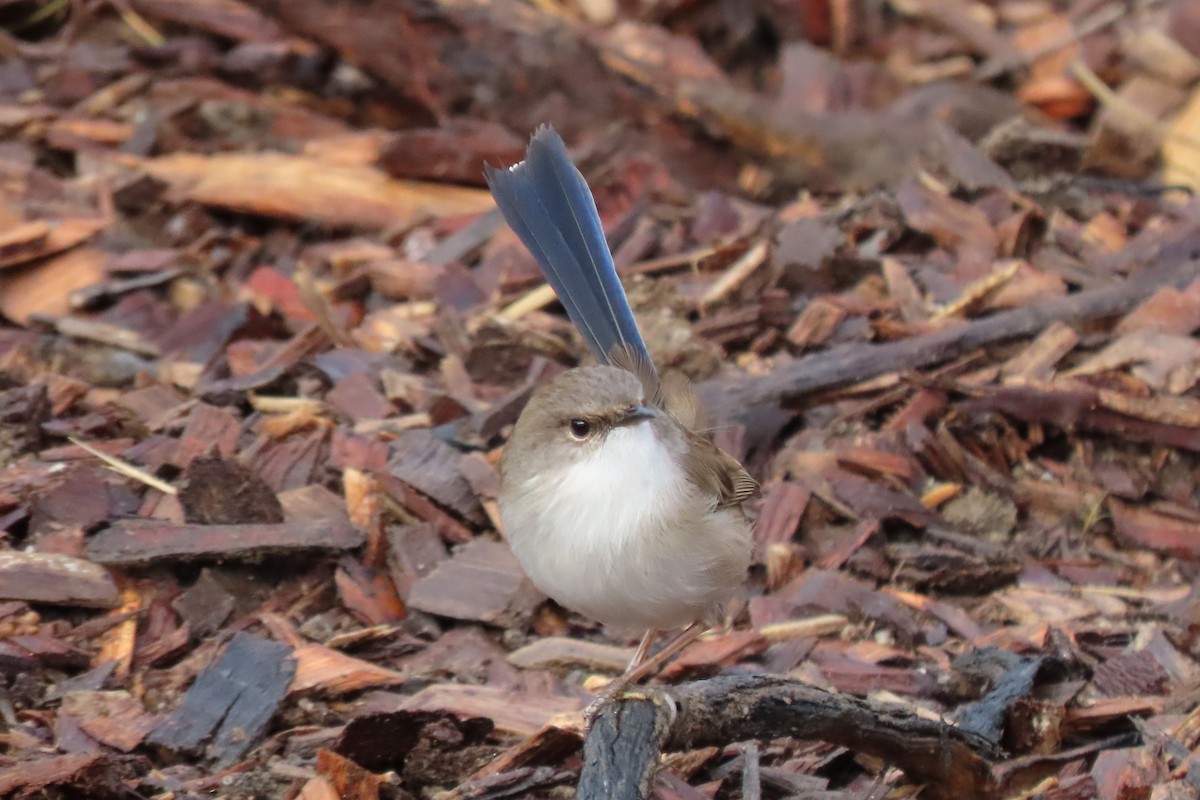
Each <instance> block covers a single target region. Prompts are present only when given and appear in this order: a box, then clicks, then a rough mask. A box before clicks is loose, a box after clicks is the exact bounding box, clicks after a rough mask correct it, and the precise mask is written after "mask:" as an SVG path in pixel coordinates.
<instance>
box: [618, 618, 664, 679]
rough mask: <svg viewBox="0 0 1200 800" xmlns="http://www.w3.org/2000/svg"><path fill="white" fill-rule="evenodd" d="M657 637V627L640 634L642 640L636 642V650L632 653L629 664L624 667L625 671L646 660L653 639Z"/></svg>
mask: <svg viewBox="0 0 1200 800" xmlns="http://www.w3.org/2000/svg"><path fill="white" fill-rule="evenodd" d="M657 638H658V628H650V629H648V630H647V631H646V632H645V633H643V634H642V640H641V641H640V642H638V646H637V650H636V651H635V652H634V654H633V658H632V659H630V661H629V666H628V667H626V668H625V671H626V672H630V671H631V670H634V669H636V668H638V667H640V666H641V665H642V662H643V661H645V660H646V655H647V654H648V653H649V652H650V648H651V646H653V644H654V640H655V639H657Z"/></svg>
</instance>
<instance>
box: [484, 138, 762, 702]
mask: <svg viewBox="0 0 1200 800" xmlns="http://www.w3.org/2000/svg"><path fill="white" fill-rule="evenodd" d="M487 178H488V182H489V184H490V186H491V188H492V193H493V195H494V196H495V198H496V202H497V204H498V205H499V207H500V210H501V212H502V213H503V215H504V218H505V219H506V220H507V221H508V223H509V225H511V226H512V228H513V229H514V230H515V231H516V232H517V234H518V236H519V237H520V238H521V240H522V242H524V244H525V246H526V247H527V248H529V250H530V252H531V253H532V254H533V256H534V258H535V259H536V260H537V262H538V264H539V265H540V266H541V269H542V271H543V273H544V274H545V276H546V278H547V280H548V281H549V283H550V284H551V285H552V286H553V287H554V290H555V292H556V293H557V295H558V297H559V300H560V301H561V302H562V304H563V306H564V308H565V309H566V311H567V314H568V315H569V316H570V317H571V320H572V321H573V322H574V323H575V326H576V327H577V328H578V329H579V331H580V333H582V334H583V336H584V338H585V339H586V340H587V342H588V345H589V346H590V348H591V350H592V352H593V354H594V355H595V356H596V358H597V360H599V361H600V364H599V365H598V366H585V367H577V368H575V369H572V370H568V371H567V372H564V373H563V374H561V375H559V376H558V377H557V378H555V379H554V380H553V381H551V382H550V383H549V384H548V385H546V386H544V387H542V388H541V389H539V390H538V391H537V392H535V393H534V395H533V397H532V398H531V399H530V401H529V403H528V404H527V405H526V407H525V410H524V411H523V412H522V414H521V416H520V419H518V420H517V424H516V427H515V428H514V430H513V433H512V437H511V438H510V439H509V441H508V444H507V445H506V447H505V449H504V456H503V458H502V460H501V463H500V470H501V477H502V485H501V492H500V515H501V518H502V521H503V523H504V529H505V534H506V536H507V538H508V541H509V544H510V546H511V547H512V550H513V553H514V554H515V555H516V557H517V559H518V560H519V561H520V563H521V566H522V567H523V568H524V570H525V572H526V574H527V575H528V576H529V578H530V580H532V581H533V583H534V585H536V586H537V587H538V588H539V589H541V590H542V591H543V592H545V593H546V594H547V595H549V596H550V597H552V598H553V599H554V600H555V601H557V602H558V603H560V604H561V605H563V606H566V607H567V608H570V609H572V610H574V611H577V612H579V613H581V614H584V615H586V616H588V617H591V618H592V619H595V620H598V621H599V622H602V623H603V624H604V625H605V626H607V627H610V628H614V629H617V630H619V631H638V630H640V631H645V635H644V636H643V637H642V641H641V644H640V645H639V646H638V650H637V653H636V655H635V656H634V659H633V661H632V662H631V663H630V665H629V668H628V669H627V670H626V672H625V674H624V675H623V676H622V678H621V679H619V680H618V681H616V682H614V684H613V686H612V687H610V690H609V692H608V693H606V695H604V696H602V697H601V698H600V700H599V701H598V702H602V701H603V700H604V699H606V698H607V697H611V696H612V695H613V694H615V693H616V692H618V691H620V690H621V689H622V688H623V687H624V686H627V685H628V684H629V683H631V682H634V681H636V680H639V679H640V678H642V677H644V676H645V675H646V674H648V673H649V672H650V671H651V670H652V669H653V668H654V667H656V666H658V665H659V664H661V663H662V662H664V661H665V660H666V659H667V658H669V657H670V656H671V655H673V654H674V653H675V652H678V651H679V650H680V649H682V648H683V647H684V646H686V645H687V644H688V643H689V642H691V641H692V640H694V639H695V638H696V637H697V636H699V635H700V634H701V633H703V631H704V630H706V629H707V628H708V627H710V626H712V625H714V624H716V623H717V622H719V621H720V620H721V618H722V616H723V613H724V605H725V602H726V601H727V600H728V599H729V597H730V596H731V595H732V594H733V592H734V591H735V590H736V589H737V586H738V585H739V584H740V583H741V582H742V580H743V579H744V577H745V573H746V569H747V567H748V566H749V563H750V552H751V534H750V525H749V523H748V521H747V520H746V517H745V514H744V513H743V511H742V508H741V505H742V503H744V502H745V501H746V500H747V499H749V498H750V497H754V496H757V495H758V494H759V488H758V484H757V483H755V481H754V480H753V479H752V478H751V477H750V475H749V474H747V472H746V470H745V469H744V468H743V467H742V465H741V464H739V463H738V462H737V460H736V459H734V458H733V457H732V456H730V455H729V454H727V453H725V452H724V451H723V450H721V449H720V448H718V447H717V446H716V445H714V444H713V443H712V441H711V440H710V439H709V438H708V437H707V436H705V435H704V433H703V432H702V427H701V426H702V424H703V422H702V419H701V416H700V412H699V406H698V404H697V401H696V397H695V394H694V393H693V391H692V388H691V385H690V384H689V383H688V382H687V380H686V379H685V378H683V377H682V376H677V375H667V376H665V377H662V378H660V376H659V375H658V373H657V372H656V371H655V369H654V367H653V365H652V363H651V361H650V356H649V353H648V352H647V350H646V345H645V343H644V342H643V341H642V337H641V334H640V333H639V332H638V328H637V324H636V323H635V321H634V318H633V313H632V312H631V311H630V309H629V303H628V301H627V299H626V297H625V292H624V290H623V289H622V288H621V284H620V281H619V280H618V278H617V273H616V269H615V267H614V266H613V261H612V255H611V254H610V252H609V249H608V244H607V242H606V241H605V239H604V233H603V229H602V228H601V225H600V218H599V215H598V214H597V212H596V205H595V201H594V200H593V198H592V194H591V192H590V191H589V189H588V187H587V183H586V182H585V181H584V179H583V176H582V175H581V174H580V173H579V171H578V170H577V169H576V168H575V166H574V164H572V163H571V160H570V157H569V156H568V155H567V151H566V148H565V146H564V145H563V142H562V139H561V138H559V136H558V134H556V133H555V132H554V131H553V130H552V129H550V128H549V127H543V128H541V129H540V130H539V131H538V132H537V134H536V135H535V136H534V137H533V139H532V141H531V142H530V145H529V149H528V150H527V152H526V157H525V160H524V161H522V162H521V163H519V164H517V165H515V166H513V167H510V168H509V169H507V170H496V169H491V168H489V169H488V170H487ZM672 628H684V629H685V630H684V631H683V633H681V634H679V636H677V637H676V638H675V640H674V641H672V642H671V643H669V644H668V645H666V646H665V647H664V648H663V650H662V651H661V652H660V653H659V654H658V655H656V656H655V658H654V659H652V660H650V661H646V660H645V659H646V655H647V652H648V650H649V648H650V646H651V645H652V644H653V642H654V639H655V637H656V635H657V632H658V631H659V630H662V629H672ZM596 707H597V705H596V704H593V707H592V708H591V709H590V711H593V712H594V711H595V709H596ZM589 716H590V714H589Z"/></svg>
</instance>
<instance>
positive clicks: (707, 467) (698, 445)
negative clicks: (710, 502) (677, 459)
mask: <svg viewBox="0 0 1200 800" xmlns="http://www.w3.org/2000/svg"><path fill="white" fill-rule="evenodd" d="M689 439H690V440H691V445H692V447H691V449H690V451H689V453H688V456H687V458H686V463H685V468H686V469H687V473H688V477H689V478H691V479H692V482H693V483H695V484H696V485H697V486H700V487H701V488H702V489H704V490H705V491H706V492H708V493H710V494H712V495H713V496H714V497H716V498H717V503H716V508H729V507H730V506H740V505H741V504H742V503H744V502H746V501H747V500H749V499H750V498H751V497H761V496H762V490H761V489H760V488H759V486H758V481H756V480H754V478H751V477H750V473H748V472H746V469H745V468H744V467H743V466H742V465H741V464H740V463H738V460H737V459H736V458H734V457H733V456H731V455H729V454H728V453H726V452H725V451H724V450H722V449H721V448H719V447H717V446H716V445H715V444H713V443H712V442H710V441H709V440H708V439H705V438H704V437H703V436H700V435H699V434H694V433H689Z"/></svg>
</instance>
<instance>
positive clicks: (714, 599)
mask: <svg viewBox="0 0 1200 800" xmlns="http://www.w3.org/2000/svg"><path fill="white" fill-rule="evenodd" d="M711 505H712V503H711V498H705V497H703V496H701V495H700V494H699V493H698V491H697V489H696V487H695V486H694V485H693V484H692V483H691V482H690V481H689V480H688V478H687V474H686V472H685V471H684V469H683V467H682V465H681V464H680V463H679V461H678V459H677V458H676V457H674V455H673V454H672V453H671V452H670V451H669V450H668V449H667V447H666V446H664V444H663V443H662V442H660V441H659V440H658V439H657V437H656V436H655V432H654V428H653V426H652V425H650V424H648V423H644V422H643V423H638V424H635V425H630V426H623V427H618V428H614V429H612V430H611V431H609V432H608V433H607V435H606V436H605V438H604V440H603V441H602V442H600V443H599V444H598V445H597V446H595V447H594V448H593V449H592V450H591V451H590V452H587V453H586V455H585V456H584V457H583V458H581V459H579V460H578V461H575V462H574V463H572V464H570V465H567V466H564V467H563V468H561V469H559V470H557V471H548V470H542V471H541V472H540V473H539V475H538V477H537V478H535V479H531V480H528V481H526V482H525V483H523V484H521V485H519V486H515V487H510V490H509V491H507V492H506V493H505V495H504V496H502V498H501V504H500V512H501V515H502V517H503V521H504V527H505V530H506V531H507V532H508V536H509V541H510V543H511V545H512V548H513V552H514V553H515V554H516V556H517V558H518V559H519V560H520V562H521V564H522V566H523V567H524V569H525V571H526V574H528V575H529V578H530V580H532V581H533V583H534V584H535V585H536V586H538V588H540V589H541V590H542V591H544V592H545V593H546V594H548V595H549V596H550V597H552V598H554V599H555V600H556V601H558V602H559V603H560V604H562V605H564V606H566V607H568V608H571V609H573V610H576V611H578V612H580V613H582V614H585V615H586V616H589V617H592V618H593V619H597V620H599V621H600V622H603V623H605V624H606V625H610V626H615V627H618V628H624V629H629V630H633V629H641V628H651V627H653V628H674V627H680V626H683V625H687V624H689V623H691V622H694V621H697V620H701V621H706V622H712V621H715V619H713V617H714V616H715V615H716V614H719V612H720V608H721V606H722V604H723V603H724V601H725V600H727V599H728V598H729V596H730V595H731V594H732V593H733V591H734V590H735V589H736V587H737V585H738V584H739V583H740V582H741V581H742V579H743V578H744V575H745V570H746V567H747V566H748V563H749V557H750V533H749V530H748V527H747V525H746V523H745V521H744V519H743V517H742V515H741V513H740V511H737V510H723V511H717V512H711V511H710V510H709V509H710V508H711Z"/></svg>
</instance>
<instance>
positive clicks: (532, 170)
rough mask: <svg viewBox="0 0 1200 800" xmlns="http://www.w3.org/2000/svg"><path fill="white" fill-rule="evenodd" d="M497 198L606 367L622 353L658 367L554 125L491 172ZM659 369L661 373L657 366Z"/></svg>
mask: <svg viewBox="0 0 1200 800" xmlns="http://www.w3.org/2000/svg"><path fill="white" fill-rule="evenodd" d="M484 172H485V174H486V176H487V181H488V185H489V186H491V189H492V196H493V197H495V198H496V205H498V206H499V207H500V212H501V213H502V214H503V215H504V219H505V220H506V221H507V222H508V224H509V225H510V226H511V227H512V229H513V230H514V231H516V233H517V236H519V237H520V238H521V241H522V242H524V244H525V246H526V247H527V248H529V252H530V253H532V254H533V257H534V258H535V259H536V260H537V263H538V265H539V266H540V267H541V268H542V273H543V274H544V275H545V276H546V280H547V281H548V282H549V283H550V285H551V286H552V287H554V292H555V294H557V295H558V299H559V301H560V302H562V304H563V307H564V308H565V309H566V310H567V315H568V316H569V317H570V318H571V321H572V322H574V323H575V327H576V328H578V329H579V332H580V333H582V334H583V336H584V338H585V339H587V343H588V345H589V346H590V347H591V349H592V352H593V353H594V354H595V356H596V358H597V359H599V360H600V362H601V363H604V364H607V363H610V361H612V359H613V357H614V355H615V354H616V353H617V352H622V353H623V354H625V357H626V358H628V357H632V358H634V359H636V360H640V361H641V362H642V363H644V364H646V365H650V364H651V361H650V354H649V353H648V352H647V350H646V344H645V342H644V341H642V335H641V333H639V332H638V327H637V323H636V322H635V321H634V319H633V312H632V311H630V310H629V301H628V300H627V299H626V298H625V290H624V289H623V288H621V281H620V280H619V279H618V278H617V269H616V267H615V266H614V265H613V260H612V254H611V253H610V252H609V250H608V242H606V241H605V239H604V229H603V228H602V227H601V225H600V215H599V214H598V213H597V212H596V201H595V199H593V197H592V192H591V190H590V189H588V185H587V182H586V181H584V179H583V175H581V174H580V172H579V170H578V169H576V168H575V165H574V164H573V163H571V157H570V156H569V155H567V148H566V146H565V145H564V144H563V140H562V137H560V136H559V135H558V134H557V133H556V132H555V131H554V129H553V128H551V127H550V126H548V125H543V126H542V127H541V128H539V129H538V131H537V133H536V134H534V136H533V139H532V140H531V141H530V142H529V148H528V149H527V150H526V151H525V160H524V161H522V162H520V163H519V164H515V165H513V166H511V167H509V168H508V169H496V168H494V167H490V166H489V167H485V169H484ZM651 369H653V368H652V367H651Z"/></svg>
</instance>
